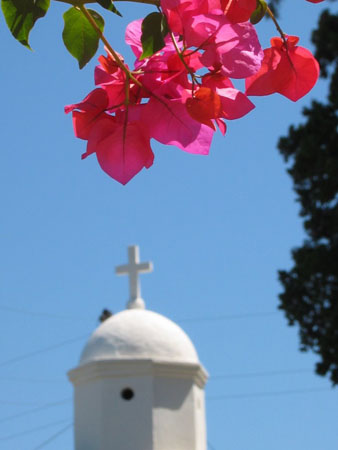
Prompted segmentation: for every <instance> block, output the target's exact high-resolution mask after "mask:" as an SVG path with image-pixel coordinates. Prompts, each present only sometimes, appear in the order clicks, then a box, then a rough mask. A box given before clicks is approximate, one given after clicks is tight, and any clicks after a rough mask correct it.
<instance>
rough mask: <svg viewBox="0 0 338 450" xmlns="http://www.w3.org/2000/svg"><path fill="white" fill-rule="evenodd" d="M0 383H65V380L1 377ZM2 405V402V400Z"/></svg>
mask: <svg viewBox="0 0 338 450" xmlns="http://www.w3.org/2000/svg"><path fill="white" fill-rule="evenodd" d="M0 381H15V382H19V383H53V384H54V383H64V382H65V380H62V379H61V378H60V379H57V378H55V379H52V378H49V379H47V378H45V379H43V378H21V377H0ZM0 403H2V402H1V400H0Z"/></svg>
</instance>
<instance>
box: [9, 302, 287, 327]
mask: <svg viewBox="0 0 338 450" xmlns="http://www.w3.org/2000/svg"><path fill="white" fill-rule="evenodd" d="M0 310H2V311H7V312H13V313H20V314H26V315H30V316H36V317H48V318H51V319H52V318H53V319H71V320H81V321H90V320H91V319H89V318H87V317H83V316H82V317H81V316H80V317H79V316H72V315H64V314H54V313H48V312H42V311H31V310H28V309H23V308H15V307H14V308H13V307H12V306H7V305H0ZM277 314H280V313H279V311H266V312H264V311H263V312H256V313H255V312H253V313H239V314H228V315H218V316H210V317H191V318H188V317H187V318H183V319H177V322H181V323H188V322H214V321H222V320H233V319H250V318H252V319H254V318H261V317H268V316H274V315H277Z"/></svg>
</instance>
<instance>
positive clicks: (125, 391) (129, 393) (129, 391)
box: [121, 388, 135, 400]
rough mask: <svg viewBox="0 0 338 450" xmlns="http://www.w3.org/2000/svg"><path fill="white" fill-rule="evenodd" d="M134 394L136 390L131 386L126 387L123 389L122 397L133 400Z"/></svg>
mask: <svg viewBox="0 0 338 450" xmlns="http://www.w3.org/2000/svg"><path fill="white" fill-rule="evenodd" d="M134 395H135V394H134V391H133V390H132V389H130V388H124V389H122V391H121V397H122V398H123V399H124V400H131V399H132V398H133V397H134Z"/></svg>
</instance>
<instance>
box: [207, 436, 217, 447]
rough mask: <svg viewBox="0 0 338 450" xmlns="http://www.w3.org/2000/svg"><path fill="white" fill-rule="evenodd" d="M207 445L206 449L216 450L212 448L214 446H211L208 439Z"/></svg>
mask: <svg viewBox="0 0 338 450" xmlns="http://www.w3.org/2000/svg"><path fill="white" fill-rule="evenodd" d="M207 444H208V447H209V449H210V450H216V449H215V447H214V446H213V445H212V444H211V442H210V441H209V439H208V441H207Z"/></svg>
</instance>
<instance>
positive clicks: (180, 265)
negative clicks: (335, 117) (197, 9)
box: [0, 0, 338, 450]
mask: <svg viewBox="0 0 338 450" xmlns="http://www.w3.org/2000/svg"><path fill="white" fill-rule="evenodd" d="M52 3H53V5H52V7H51V9H50V11H49V12H48V16H47V17H46V18H45V19H44V20H42V21H40V22H38V23H37V26H36V29H35V30H33V32H32V35H31V45H32V47H33V48H34V51H33V52H29V51H28V50H27V49H25V48H24V47H22V46H20V45H19V44H18V43H16V42H15V41H14V39H13V38H12V37H11V36H10V34H9V32H8V31H7V29H6V28H5V24H4V20H3V18H1V19H0V20H1V27H0V38H1V49H2V56H3V64H2V67H1V79H2V94H1V98H2V111H3V112H2V127H1V128H2V132H1V137H2V139H1V169H0V171H1V187H2V189H1V193H0V196H1V205H2V219H1V225H0V230H1V234H0V239H1V249H2V251H1V255H0V273H1V284H0V296H1V300H0V311H1V316H0V323H1V327H0V329H1V332H0V333H1V358H0V368H1V372H0V382H1V386H2V389H1V396H0V445H1V448H2V449H4V450H18V449H20V450H34V449H36V448H40V447H39V446H40V444H43V443H44V442H47V441H48V440H49V439H50V438H52V437H53V436H54V435H55V434H57V433H58V432H59V431H61V430H62V429H63V428H64V427H66V426H67V425H68V424H70V423H71V422H72V402H71V396H72V388H71V385H70V383H69V382H68V380H67V378H66V372H67V371H68V370H69V369H71V368H73V367H75V366H76V364H77V362H78V358H79V355H80V352H81V349H82V348H83V345H84V343H85V340H86V336H88V335H89V334H90V333H91V332H92V331H93V330H94V328H95V327H96V326H97V325H98V322H97V317H98V316H99V314H100V312H101V311H102V309H103V308H105V307H108V308H110V309H112V310H113V311H115V312H117V311H120V310H121V309H123V308H124V307H125V302H126V300H127V298H128V288H127V280H126V279H125V277H116V276H115V275H114V267H115V266H116V265H119V264H122V263H124V262H125V261H126V259H127V246H128V245H130V244H138V245H140V251H141V259H142V260H152V261H153V262H154V266H155V270H154V272H153V273H152V274H149V275H148V274H147V275H144V276H142V294H143V297H144V299H145V301H146V304H147V307H148V308H149V309H153V310H155V311H157V312H160V313H162V314H164V315H166V316H168V317H170V318H172V319H173V320H176V321H177V322H178V323H179V324H180V325H181V326H182V327H183V328H184V330H185V331H186V332H187V333H188V334H189V336H190V337H191V339H192V340H193V342H194V343H195V345H196V348H197V350H198V352H199V356H200V359H201V361H202V362H203V364H204V366H205V367H206V368H207V370H208V371H209V373H210V380H209V382H208V385H207V388H206V398H207V422H208V440H209V443H210V449H211V450H214V449H216V450H223V449H227V450H249V449H250V450H270V449H271V448H273V449H274V450H285V449H286V448H288V449H289V450H294V449H297V450H298V449H299V448H306V449H307V450H318V449H319V448H320V449H324V448H334V447H335V445H337V441H338V433H337V427H336V418H337V414H338V406H337V405H338V403H337V392H335V391H332V390H331V389H330V383H329V381H328V380H327V379H322V378H319V377H318V376H316V375H314V374H313V373H312V368H313V365H314V362H315V361H316V357H315V356H313V355H312V354H302V353H300V352H299V351H298V346H299V345H298V344H299V342H298V336H297V329H296V328H289V327H288V326H287V322H286V320H285V319H284V317H283V314H282V313H281V312H278V311H277V305H278V293H279V292H280V291H281V287H280V285H279V283H278V281H277V270H278V269H284V268H288V267H290V265H291V260H290V249H291V248H292V247H295V246H297V245H299V244H300V243H301V241H302V240H303V239H304V233H303V230H302V224H301V221H300V219H299V217H298V209H299V207H298V205H297V203H296V202H295V195H294V193H293V191H292V184H291V180H290V179H289V177H288V176H287V174H286V171H285V164H284V162H283V161H282V158H281V157H280V155H279V153H278V151H277V149H276V142H277V140H278V137H279V136H281V135H282V134H285V133H286V131H287V128H288V126H289V125H290V124H291V123H298V122H299V121H300V120H301V115H300V112H301V110H302V108H303V107H304V106H305V105H307V104H309V102H310V101H311V98H319V99H320V98H323V97H324V96H325V93H326V85H325V83H324V82H322V81H320V82H319V83H318V85H317V86H316V87H315V89H314V90H313V91H312V92H311V94H310V95H308V96H307V97H306V98H305V99H303V100H301V101H299V102H298V103H296V104H294V103H292V102H290V101H288V100H286V99H284V98H283V97H281V96H278V95H276V96H272V97H268V98H259V99H256V98H255V99H254V100H253V101H254V103H255V104H256V106H257V107H256V109H255V110H254V111H253V112H251V113H250V114H249V115H248V116H247V117H245V118H243V119H241V120H239V121H235V122H231V123H228V132H227V135H226V136H225V138H223V137H222V136H221V135H217V136H215V138H214V141H213V144H212V147H211V152H210V155H209V156H207V157H205V156H194V155H189V154H186V153H184V152H182V151H180V150H179V149H176V148H174V147H164V146H162V145H159V144H157V143H153V149H154V152H155V163H154V165H153V167H151V168H150V169H149V170H144V171H142V172H141V173H140V174H139V175H138V176H137V177H136V178H134V179H133V180H132V181H131V182H130V183H129V184H128V185H127V186H121V185H119V184H118V183H116V182H115V181H114V180H112V179H110V178H109V177H108V176H106V175H105V174H104V173H103V172H102V171H101V170H100V168H99V166H98V164H97V161H96V159H95V156H92V157H90V158H87V159H86V160H85V161H81V159H80V155H81V153H83V152H84V149H85V143H84V142H83V141H80V140H76V139H75V138H74V136H73V131H72V124H71V118H70V117H69V116H65V115H64V113H63V107H64V105H66V104H69V103H73V102H77V101H79V100H81V99H82V98H83V97H84V96H85V95H86V94H87V93H88V92H89V91H90V90H91V89H92V88H93V68H94V66H95V61H93V62H91V63H90V64H88V66H87V67H86V68H85V69H84V70H82V71H79V70H78V68H77V65H76V62H75V60H74V59H73V58H72V57H71V56H70V55H69V54H68V53H67V51H66V50H65V48H64V47H63V44H62V41H61V33H62V12H63V11H64V10H65V9H66V8H64V6H63V5H61V4H54V3H56V2H52ZM284 3H285V4H284V7H283V9H282V12H281V16H282V17H281V24H282V26H283V28H284V30H285V31H286V32H287V33H288V34H297V35H300V36H301V42H300V45H302V44H303V45H304V46H306V47H311V44H310V42H309V37H310V30H311V29H312V28H313V27H314V26H315V23H316V19H317V17H318V14H319V11H320V10H321V9H323V7H324V6H325V5H314V4H311V3H308V2H305V1H303V0H299V1H298V2H297V6H295V5H294V1H293V0H286V1H285V2H284ZM324 3H325V2H324ZM119 6H120V10H121V12H122V14H123V15H124V18H123V19H120V18H118V17H116V16H114V15H111V16H110V15H105V17H106V21H107V26H106V35H107V37H108V38H109V40H110V41H111V43H112V44H113V46H114V47H115V49H116V50H117V51H119V52H121V53H123V54H125V55H126V57H127V59H128V58H130V59H129V61H130V62H132V58H131V53H130V52H129V50H127V49H126V46H125V45H124V43H123V38H122V37H123V33H124V28H125V26H126V24H127V23H128V22H129V21H131V20H133V19H136V18H139V17H142V16H144V15H146V14H147V13H148V12H151V11H152V9H151V7H146V6H141V5H135V4H128V3H126V4H124V3H123V4H122V3H121V5H119ZM291 14H292V15H291ZM257 28H258V32H259V36H260V38H261V42H262V45H263V46H265V45H267V43H268V40H269V37H270V36H272V35H275V31H274V28H273V25H272V23H270V22H264V23H262V24H259V25H258V27H257ZM101 51H102V49H101ZM61 344H62V345H61ZM48 349H49V350H48ZM40 350H41V351H40ZM301 391H304V392H301ZM47 405H50V406H47ZM40 407H41V409H40V410H37V411H35V412H34V411H32V410H34V409H36V408H40ZM33 430H35V431H33ZM26 432H27V433H26ZM20 433H22V434H21V435H20ZM45 446H46V448H48V449H50V450H54V449H55V450H56V449H62V450H68V449H69V450H71V449H73V441H72V430H71V428H69V429H68V430H66V431H65V432H64V433H61V434H60V436H58V438H57V439H56V438H55V439H53V438H52V440H51V441H50V442H49V443H48V445H47V444H46V445H45ZM41 448H44V446H43V447H41Z"/></svg>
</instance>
